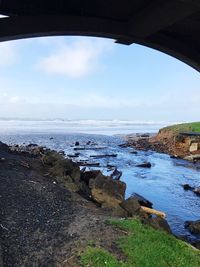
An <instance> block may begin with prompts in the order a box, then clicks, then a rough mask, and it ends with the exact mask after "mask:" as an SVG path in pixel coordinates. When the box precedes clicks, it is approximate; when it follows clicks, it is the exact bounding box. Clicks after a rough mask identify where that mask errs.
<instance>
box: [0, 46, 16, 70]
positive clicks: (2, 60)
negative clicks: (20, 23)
mask: <svg viewBox="0 0 200 267" xmlns="http://www.w3.org/2000/svg"><path fill="white" fill-rule="evenodd" d="M16 56H17V53H16V50H15V46H14V42H0V67H4V66H9V65H11V64H13V63H14V62H15V60H16Z"/></svg>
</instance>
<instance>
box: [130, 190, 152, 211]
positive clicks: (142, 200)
mask: <svg viewBox="0 0 200 267" xmlns="http://www.w3.org/2000/svg"><path fill="white" fill-rule="evenodd" d="M131 198H133V199H135V200H137V201H138V202H139V204H140V205H141V206H145V207H147V208H150V209H152V207H153V203H152V202H151V201H149V200H148V199H146V198H144V197H143V196H141V195H139V194H136V193H134V194H132V196H131Z"/></svg>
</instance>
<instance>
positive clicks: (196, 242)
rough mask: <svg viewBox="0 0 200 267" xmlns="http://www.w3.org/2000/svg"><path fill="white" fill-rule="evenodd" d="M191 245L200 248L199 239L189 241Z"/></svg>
mask: <svg viewBox="0 0 200 267" xmlns="http://www.w3.org/2000/svg"><path fill="white" fill-rule="evenodd" d="M191 245H192V246H194V247H195V248H197V249H200V241H199V240H196V241H193V242H191Z"/></svg>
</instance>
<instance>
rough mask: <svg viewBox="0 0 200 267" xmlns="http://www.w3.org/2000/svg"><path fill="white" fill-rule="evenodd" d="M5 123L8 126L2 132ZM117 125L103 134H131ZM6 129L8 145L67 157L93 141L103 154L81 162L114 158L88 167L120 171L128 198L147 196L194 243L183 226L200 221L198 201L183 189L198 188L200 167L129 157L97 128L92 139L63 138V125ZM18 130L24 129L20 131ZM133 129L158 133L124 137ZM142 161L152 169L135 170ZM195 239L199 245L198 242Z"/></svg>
mask: <svg viewBox="0 0 200 267" xmlns="http://www.w3.org/2000/svg"><path fill="white" fill-rule="evenodd" d="M6 123H7V122H4V125H3V126H5V124H6ZM59 123H60V122H59ZM101 123H102V122H101ZM114 123H115V124H116V125H115V126H114V127H113V126H108V125H106V126H105V125H104V127H105V128H107V129H109V130H107V131H105V132H106V133H108V132H109V133H113V132H115V133H117V134H119V133H123V132H122V130H125V129H127V128H126V127H127V126H126V127H125V126H123V127H122V125H121V124H120V125H117V123H116V122H114ZM7 124H9V127H10V128H9V131H8V129H7V130H6V131H5V128H4V127H2V128H3V129H4V130H1V132H0V140H1V141H3V142H5V143H8V144H29V143H37V144H39V145H42V146H46V147H49V148H51V149H55V150H58V151H59V150H63V151H64V152H65V153H66V154H73V153H74V147H73V145H74V143H75V142H76V141H79V142H80V145H81V146H85V145H86V143H87V142H88V141H92V142H94V143H96V144H97V146H100V147H104V148H103V149H101V150H95V149H94V150H83V151H80V157H79V158H78V160H80V159H88V158H90V156H91V155H98V154H112V153H114V154H115V153H116V154H117V157H116V158H101V159H92V158H90V162H99V163H100V168H101V170H102V171H103V172H104V174H106V175H109V174H110V172H109V170H108V168H107V164H110V165H114V166H117V168H118V170H121V171H122V172H123V175H122V177H121V180H122V181H125V182H126V184H127V190H126V197H129V196H130V195H131V194H132V193H134V192H136V193H138V194H140V195H142V196H144V197H145V198H147V199H149V200H150V201H151V202H153V204H154V205H153V207H154V208H155V209H158V210H161V211H163V212H165V213H166V214H167V220H168V222H169V224H170V226H171V228H172V230H173V232H174V233H175V234H178V235H187V236H188V237H190V238H191V239H192V238H195V237H194V236H192V235H191V234H189V232H188V231H187V230H186V229H185V228H184V222H185V221H186V220H197V219H200V198H199V197H198V196H196V195H195V194H194V193H193V192H190V191H184V190H183V188H182V186H181V185H182V184H185V183H189V184H190V185H192V186H199V185H200V167H199V166H198V165H194V164H192V163H189V162H186V161H183V160H179V159H171V158H170V157H169V156H168V155H164V154H159V153H155V152H150V151H149V152H142V151H138V154H136V155H135V154H131V153H130V152H131V151H132V150H133V149H132V148H121V147H119V146H118V145H119V144H121V143H123V141H122V139H121V138H120V137H119V136H108V135H100V134H94V132H95V127H94V126H90V127H91V128H92V129H91V128H90V130H88V132H92V133H93V134H82V133H67V131H66V133H63V129H64V128H62V127H64V125H63V124H62V123H61V126H62V127H61V128H59V126H58V124H57V126H56V130H55V129H54V128H53V127H52V125H53V122H52V125H51V123H47V122H46V123H44V124H42V123H41V122H40V123H39V124H38V123H37V122H34V123H31V122H29V123H27V124H26V126H25V127H24V124H25V123H24V122H18V123H16V122H14V123H13V124H12V123H11V122H9V123H7ZM16 124H17V127H16ZM64 124H65V123H64ZM71 124H72V123H71ZM0 125H1V123H0ZM12 125H13V127H12ZM19 125H21V126H20V127H21V128H20V127H19ZM46 125H48V127H46ZM74 125H75V126H74V127H76V128H77V129H79V131H80V132H81V131H82V130H83V129H82V128H81V126H80V125H78V123H77V122H76V123H75V122H74ZM99 125H100V123H99ZM110 125H111V124H110ZM112 125H113V124H112ZM148 126H149V128H148ZM156 126H157V125H156ZM70 127H71V126H70ZM84 127H85V128H86V127H87V129H89V123H88V126H85V125H84ZM131 127H132V132H139V131H138V128H137V127H140V130H141V129H143V131H140V132H151V131H152V132H153V131H154V132H155V131H156V127H155V126H153V125H152V124H151V125H139V126H138V125H137V126H136V127H135V126H134V125H131V126H130V124H128V131H126V133H129V131H130V130H131ZM121 128H122V129H121ZM116 129H118V130H116ZM68 130H69V129H68ZM102 131H104V129H103V130H100V129H99V128H98V127H97V131H96V133H99V132H102ZM49 133H50V134H49ZM52 138H53V139H52ZM144 161H149V162H151V163H152V168H151V169H145V168H137V167H135V165H136V164H138V163H142V162H144ZM98 169H99V167H98ZM197 238H199V239H200V236H199V237H197Z"/></svg>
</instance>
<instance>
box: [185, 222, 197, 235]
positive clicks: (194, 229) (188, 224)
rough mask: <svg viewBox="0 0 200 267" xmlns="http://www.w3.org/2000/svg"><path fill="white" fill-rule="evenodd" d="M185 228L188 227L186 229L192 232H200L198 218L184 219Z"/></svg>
mask: <svg viewBox="0 0 200 267" xmlns="http://www.w3.org/2000/svg"><path fill="white" fill-rule="evenodd" d="M185 228H188V230H189V231H190V232H191V233H192V234H200V220H197V221H186V222H185Z"/></svg>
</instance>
